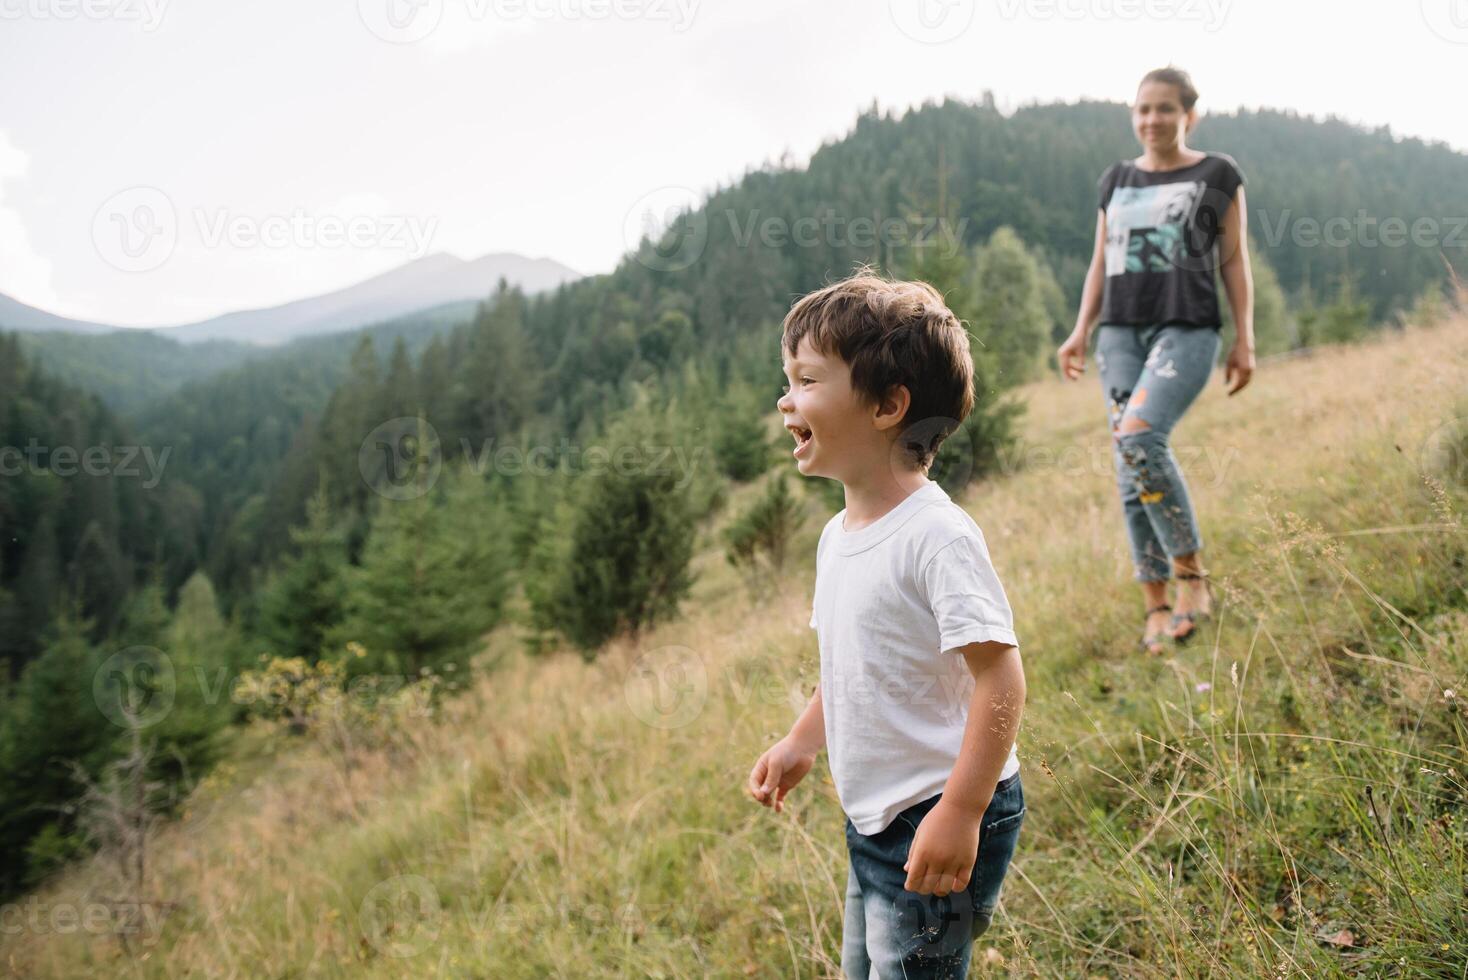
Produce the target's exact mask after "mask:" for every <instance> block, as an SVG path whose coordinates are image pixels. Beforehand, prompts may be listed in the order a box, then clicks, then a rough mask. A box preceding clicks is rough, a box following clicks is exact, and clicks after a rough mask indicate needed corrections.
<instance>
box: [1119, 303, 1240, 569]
mask: <svg viewBox="0 0 1468 980" xmlns="http://www.w3.org/2000/svg"><path fill="white" fill-rule="evenodd" d="M1139 341H1140V342H1141V343H1144V344H1146V346H1147V356H1146V360H1145V361H1144V362H1143V365H1142V371H1141V374H1140V376H1139V377H1138V378H1137V381H1136V384H1135V386H1134V388H1133V390H1132V393H1131V396H1130V398H1129V400H1128V402H1127V406H1126V409H1125V410H1124V411H1123V412H1122V415H1121V418H1120V421H1119V423H1118V425H1117V427H1116V433H1115V441H1116V446H1117V449H1118V452H1119V455H1120V457H1121V461H1122V472H1123V476H1124V478H1125V479H1127V480H1128V481H1129V482H1130V483H1131V484H1132V486H1133V488H1134V489H1135V491H1136V495H1137V499H1138V501H1139V502H1140V504H1141V506H1142V509H1143V511H1144V512H1145V513H1146V515H1147V518H1148V521H1149V522H1150V523H1151V525H1152V530H1153V533H1154V534H1155V536H1156V538H1157V540H1159V541H1160V542H1161V544H1162V546H1163V548H1164V549H1165V550H1166V552H1167V554H1168V555H1169V556H1170V557H1171V558H1172V559H1173V560H1174V563H1175V565H1176V567H1177V570H1178V571H1179V572H1181V571H1190V570H1196V569H1197V567H1198V555H1197V553H1198V551H1199V550H1200V549H1201V548H1202V547H1203V537H1202V534H1201V532H1200V531H1199V528H1198V523H1197V519H1196V517H1195V516H1194V513H1193V506H1192V500H1191V498H1190V497H1189V494H1188V486H1187V481H1186V480H1185V479H1184V478H1183V474H1182V471H1181V469H1179V468H1178V465H1177V458H1176V457H1175V456H1174V455H1173V452H1172V446H1171V444H1170V442H1169V436H1170V434H1171V432H1172V429H1173V427H1174V426H1175V425H1176V424H1177V422H1178V420H1179V419H1180V418H1182V416H1183V414H1184V413H1185V412H1186V411H1187V410H1188V408H1189V406H1191V405H1192V403H1193V402H1194V400H1196V399H1197V397H1198V395H1199V393H1201V392H1202V390H1203V387H1204V386H1205V385H1206V384H1207V383H1208V378H1209V375H1210V373H1211V372H1212V369H1213V361H1214V358H1215V357H1216V356H1217V354H1218V347H1219V344H1220V343H1221V340H1220V337H1219V333H1218V331H1217V330H1213V329H1211V328H1207V327H1201V328H1200V327H1177V326H1163V327H1158V328H1152V329H1149V330H1147V331H1145V332H1144V333H1143V334H1141V335H1140V336H1139Z"/></svg>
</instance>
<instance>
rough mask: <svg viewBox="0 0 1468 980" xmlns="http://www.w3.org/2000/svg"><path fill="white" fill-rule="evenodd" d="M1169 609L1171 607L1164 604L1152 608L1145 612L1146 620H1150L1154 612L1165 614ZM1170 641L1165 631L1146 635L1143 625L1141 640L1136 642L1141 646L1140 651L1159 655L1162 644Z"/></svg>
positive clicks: (1169, 636) (1170, 637)
mask: <svg viewBox="0 0 1468 980" xmlns="http://www.w3.org/2000/svg"><path fill="white" fill-rule="evenodd" d="M1171 609H1172V606H1170V605H1168V604H1167V603H1165V602H1164V603H1162V605H1160V606H1153V607H1152V608H1151V609H1148V610H1147V619H1151V618H1152V614H1153V613H1155V612H1167V611H1169V610H1171ZM1143 623H1144V624H1145V623H1146V620H1143ZM1170 639H1172V636H1171V634H1169V633H1168V632H1167V630H1165V629H1164V630H1163V631H1162V632H1160V633H1148V632H1147V627H1146V626H1145V625H1143V627H1142V638H1141V639H1140V640H1139V641H1137V642H1139V643H1140V644H1141V646H1142V649H1143V650H1145V651H1147V652H1148V653H1161V652H1162V647H1163V644H1164V643H1166V642H1167V641H1168V640H1170ZM1154 648H1155V649H1154Z"/></svg>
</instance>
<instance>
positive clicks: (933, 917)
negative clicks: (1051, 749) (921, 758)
mask: <svg viewBox="0 0 1468 980" xmlns="http://www.w3.org/2000/svg"><path fill="white" fill-rule="evenodd" d="M942 796H943V794H942V793H939V794H938V795H937V796H933V797H930V798H929V799H926V800H923V801H922V802H920V803H914V804H913V805H912V806H910V807H908V808H907V809H906V810H903V811H902V812H901V813H899V814H897V816H896V818H895V819H893V821H892V823H891V824H889V825H888V826H887V828H886V829H885V830H882V831H880V832H878V833H875V834H872V835H871V836H866V835H864V834H862V833H860V832H858V831H857V829H856V827H855V826H854V825H853V824H852V823H851V820H850V818H848V819H847V821H846V849H847V851H848V853H849V854H850V856H851V871H850V873H849V874H848V875H847V879H846V921H845V924H844V925H843V927H842V937H841V972H842V974H843V975H844V976H846V977H851V978H855V980H901V978H904V977H963V976H966V975H967V974H968V964H969V955H970V953H971V952H972V950H973V941H974V940H975V939H977V938H978V937H979V936H980V935H982V934H983V932H984V931H985V930H986V929H988V928H989V921H990V919H991V918H992V916H993V915H994V906H995V904H996V903H997V902H998V901H999V889H1000V886H1001V885H1002V884H1003V883H1004V875H1005V872H1007V871H1008V870H1009V859H1010V858H1011V857H1012V856H1013V855H1014V846H1015V843H1016V841H1018V839H1019V827H1020V824H1021V823H1023V822H1024V817H1025V794H1024V789H1023V787H1021V786H1020V780H1019V773H1015V774H1014V775H1013V776H1010V777H1009V778H1008V779H1002V780H1000V781H999V785H997V786H996V787H994V797H993V799H991V800H990V801H989V808H988V809H987V810H985V811H984V817H983V820H982V821H981V822H980V824H979V851H978V855H977V857H976V859H975V861H974V870H973V874H972V875H971V876H970V878H969V883H968V887H967V888H966V889H964V890H963V891H961V892H950V893H949V894H947V895H944V896H943V897H941V898H940V897H938V896H937V895H923V894H920V893H918V892H911V891H908V890H907V889H906V888H905V887H904V886H905V885H906V883H907V872H906V871H904V870H902V866H903V864H905V863H906V862H907V853H908V849H909V848H911V847H912V840H913V837H914V835H916V833H917V828H918V824H919V823H921V822H922V819H923V817H925V816H926V815H927V813H928V811H929V810H931V809H932V808H933V806H934V804H936V803H937V802H938V800H939V799H940V798H941V797H942Z"/></svg>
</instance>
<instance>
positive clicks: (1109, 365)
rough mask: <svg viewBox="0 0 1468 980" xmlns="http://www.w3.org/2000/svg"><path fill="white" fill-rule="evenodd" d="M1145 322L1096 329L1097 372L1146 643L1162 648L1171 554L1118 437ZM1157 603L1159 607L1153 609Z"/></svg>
mask: <svg viewBox="0 0 1468 980" xmlns="http://www.w3.org/2000/svg"><path fill="white" fill-rule="evenodd" d="M1141 333H1142V329H1141V328H1140V327H1124V326H1117V325H1111V326H1108V325H1106V324H1102V325H1101V326H1100V327H1099V328H1098V329H1097V333H1096V367H1097V371H1096V373H1097V374H1098V375H1099V376H1100V378H1101V390H1102V391H1103V392H1104V393H1105V395H1106V414H1107V422H1108V424H1109V425H1110V427H1111V458H1112V464H1113V467H1114V468H1115V471H1116V487H1117V491H1118V493H1119V495H1120V497H1121V514H1122V521H1123V523H1124V524H1125V525H1126V531H1127V540H1128V542H1129V543H1130V545H1131V551H1132V566H1133V567H1134V568H1135V569H1136V573H1135V575H1134V576H1133V577H1134V579H1135V580H1136V581H1137V583H1138V584H1139V585H1140V586H1141V588H1142V609H1143V611H1144V612H1147V622H1146V625H1145V626H1144V628H1143V633H1144V635H1145V636H1146V637H1148V638H1151V642H1149V644H1148V646H1147V649H1148V651H1149V652H1152V653H1160V652H1162V640H1163V638H1164V635H1165V633H1166V631H1167V627H1168V624H1169V622H1170V621H1171V617H1170V616H1169V614H1168V610H1166V609H1161V608H1159V607H1161V606H1162V605H1163V604H1164V603H1166V602H1167V581H1168V571H1169V565H1168V556H1167V551H1166V549H1164V548H1163V546H1162V542H1161V541H1160V540H1159V539H1158V537H1157V532H1156V531H1154V530H1153V529H1152V519H1151V518H1150V517H1148V516H1147V511H1146V508H1145V507H1144V506H1143V504H1142V501H1141V497H1140V494H1139V493H1138V490H1137V486H1136V481H1135V480H1133V479H1132V477H1131V474H1130V473H1129V472H1128V470H1127V467H1126V464H1125V462H1124V461H1123V459H1122V456H1121V447H1120V445H1119V444H1118V443H1117V427H1118V426H1119V425H1120V424H1121V421H1122V416H1123V414H1124V413H1125V412H1126V408H1127V404H1128V402H1129V401H1130V400H1131V395H1132V389H1133V388H1134V387H1135V386H1136V384H1137V380H1138V379H1139V378H1140V377H1141V376H1142V369H1143V366H1144V364H1145V362H1146V357H1147V348H1146V347H1145V346H1144V345H1143V344H1142V338H1141V336H1140V335H1141ZM1153 609H1156V610H1158V611H1157V612H1150V610H1153Z"/></svg>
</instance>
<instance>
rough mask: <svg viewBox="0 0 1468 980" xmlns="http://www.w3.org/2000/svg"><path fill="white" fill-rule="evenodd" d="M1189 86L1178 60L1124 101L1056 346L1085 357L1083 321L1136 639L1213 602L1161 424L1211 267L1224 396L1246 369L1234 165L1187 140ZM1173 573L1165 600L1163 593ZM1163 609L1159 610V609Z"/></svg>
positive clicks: (1208, 364)
mask: <svg viewBox="0 0 1468 980" xmlns="http://www.w3.org/2000/svg"><path fill="white" fill-rule="evenodd" d="M1197 101H1198V92H1197V90H1196V89H1195V88H1194V87H1193V82H1192V80H1191V79H1190V78H1189V77H1188V74H1187V72H1185V71H1182V70H1181V69H1178V68H1171V67H1169V68H1159V69H1157V70H1156V71H1151V72H1148V73H1147V75H1146V76H1145V77H1144V78H1143V79H1142V83H1141V85H1140V86H1138V88H1137V97H1136V104H1135V105H1133V106H1132V130H1133V132H1135V133H1136V136H1137V139H1138V140H1139V141H1140V142H1141V145H1142V155H1141V156H1139V157H1137V158H1136V159H1134V160H1123V161H1120V162H1118V163H1116V164H1113V165H1112V166H1111V167H1109V168H1108V169H1107V170H1106V172H1105V173H1104V174H1103V175H1102V176H1101V179H1100V181H1099V182H1098V184H1097V187H1098V189H1099V191H1100V210H1099V212H1098V214H1097V217H1096V247H1095V251H1094V253H1093V255H1092V257H1091V268H1090V270H1089V271H1088V272H1087V273H1086V282H1085V288H1084V289H1083V290H1082V293H1081V308H1080V312H1079V313H1078V314H1077V316H1076V325H1075V329H1074V330H1073V331H1072V332H1071V335H1070V337H1069V338H1068V339H1067V340H1066V341H1065V343H1064V344H1062V345H1061V346H1060V348H1059V350H1058V351H1057V352H1056V356H1057V358H1058V360H1059V362H1060V370H1061V373H1062V374H1063V375H1064V376H1065V378H1066V379H1067V380H1072V381H1073V380H1075V379H1077V378H1079V377H1080V375H1081V373H1082V372H1084V371H1085V369H1086V341H1087V339H1088V338H1089V334H1090V330H1091V327H1092V325H1093V324H1095V323H1096V322H1097V321H1098V320H1099V322H1100V326H1099V328H1098V329H1097V337H1096V366H1097V367H1098V369H1099V373H1100V375H1101V388H1102V391H1103V393H1104V394H1105V396H1106V404H1107V411H1108V414H1109V416H1110V423H1111V434H1112V455H1113V458H1114V462H1115V465H1116V477H1117V487H1118V489H1119V490H1120V491H1121V504H1122V514H1123V516H1124V517H1125V520H1126V528H1127V534H1128V537H1129V538H1130V541H1131V550H1132V561H1133V564H1134V566H1135V568H1136V576H1135V578H1136V580H1137V581H1138V582H1139V583H1141V586H1142V594H1143V597H1144V600H1145V608H1146V611H1147V619H1146V625H1145V627H1144V629H1143V634H1142V640H1141V643H1142V647H1143V648H1144V649H1145V650H1147V651H1148V652H1149V653H1159V652H1161V650H1162V649H1163V642H1164V640H1165V639H1166V638H1171V639H1172V640H1174V641H1176V642H1183V641H1186V640H1187V639H1189V638H1190V637H1191V636H1192V635H1193V633H1194V632H1195V631H1196V630H1197V629H1198V623H1200V622H1202V621H1204V620H1206V619H1207V618H1208V617H1209V615H1210V614H1211V611H1212V600H1211V596H1210V594H1209V590H1208V587H1207V586H1208V583H1207V575H1208V573H1207V572H1206V571H1204V569H1203V567H1202V563H1201V560H1200V557H1199V552H1200V551H1201V550H1202V547H1203V540H1202V536H1201V535H1200V534H1199V531H1198V525H1197V522H1196V520H1195V519H1194V515H1193V509H1192V504H1191V503H1190V501H1189V499H1188V488H1187V484H1186V482H1185V481H1184V480H1183V475H1182V472H1181V471H1180V470H1179V469H1178V465H1177V459H1176V457H1174V455H1173V453H1172V448H1171V446H1169V444H1168V434H1169V433H1170V432H1171V431H1172V428H1173V426H1174V425H1176V424H1177V421H1178V419H1179V418H1181V417H1182V414H1183V413H1184V412H1185V411H1187V409H1188V406H1189V405H1191V404H1192V402H1193V400H1194V399H1195V398H1196V397H1197V396H1198V394H1199V392H1201V391H1202V390H1203V387H1204V385H1205V384H1207V382H1208V376H1209V373H1210V372H1211V370H1212V368H1213V363H1214V360H1215V359H1216V358H1217V356H1218V347H1219V344H1220V343H1221V333H1222V330H1223V324H1222V320H1221V319H1220V317H1219V307H1218V296H1217V287H1216V285H1215V274H1220V273H1221V275H1222V278H1223V284H1224V288H1225V290H1226V291H1227V293H1228V302H1229V305H1230V307H1231V308H1232V310H1233V315H1234V317H1233V319H1234V324H1235V325H1236V333H1235V338H1234V345H1233V349H1232V350H1231V351H1230V352H1229V355H1228V361H1227V364H1226V366H1225V369H1224V384H1225V385H1230V384H1231V385H1232V386H1231V387H1229V389H1228V393H1229V395H1233V394H1235V393H1236V392H1238V391H1239V390H1240V389H1242V388H1243V387H1244V386H1245V385H1246V384H1248V383H1249V378H1250V377H1251V376H1252V375H1253V373H1254V320H1253V312H1254V297H1253V294H1254V287H1253V280H1252V278H1251V277H1250V275H1249V255H1248V248H1247V241H1248V237H1247V234H1246V224H1245V222H1246V216H1245V206H1244V186H1243V185H1244V175H1243V173H1242V172H1240V170H1239V168H1238V164H1236V163H1235V162H1234V160H1233V158H1232V157H1230V156H1228V155H1227V154H1225V153H1209V152H1204V151H1200V150H1194V149H1191V148H1189V147H1188V146H1187V145H1186V144H1185V142H1184V140H1185V137H1186V136H1187V135H1188V134H1189V133H1191V132H1192V130H1193V128H1194V126H1196V125H1197V121H1198V115H1197V112H1196V110H1195V108H1194V106H1195V104H1196V103H1197ZM1169 572H1172V573H1174V574H1176V577H1177V578H1178V580H1179V582H1178V586H1179V587H1178V596H1177V600H1176V601H1177V609H1176V612H1173V607H1172V605H1170V604H1169V603H1168V602H1167V582H1168V578H1169ZM1170 612H1173V615H1171V616H1169V615H1168V613H1170Z"/></svg>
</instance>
